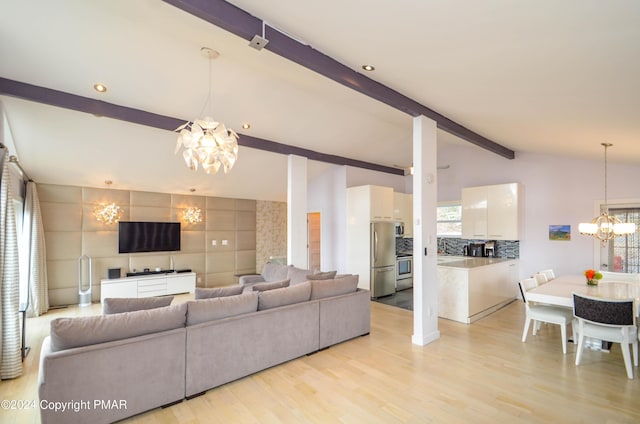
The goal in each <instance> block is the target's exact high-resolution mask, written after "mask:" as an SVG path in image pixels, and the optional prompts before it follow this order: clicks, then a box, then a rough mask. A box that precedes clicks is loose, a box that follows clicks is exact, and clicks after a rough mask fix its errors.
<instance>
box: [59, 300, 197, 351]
mask: <svg viewBox="0 0 640 424" xmlns="http://www.w3.org/2000/svg"><path fill="white" fill-rule="evenodd" d="M186 318H187V305H186V303H181V304H179V305H173V306H165V307H164V308H156V309H146V310H142V311H133V312H125V313H122V314H113V315H96V316H89V317H73V318H56V319H54V320H53V321H51V350H52V351H54V352H55V351H58V350H64V349H71V348H73V347H80V346H88V345H93V344H98V343H105V342H110V341H113V340H121V339H127V338H130V337H136V336H142V335H145V334H151V333H159V332H161V331H167V330H173V329H175V328H180V327H184V326H185V323H186Z"/></svg>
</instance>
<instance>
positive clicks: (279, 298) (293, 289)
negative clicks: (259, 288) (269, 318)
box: [258, 281, 311, 311]
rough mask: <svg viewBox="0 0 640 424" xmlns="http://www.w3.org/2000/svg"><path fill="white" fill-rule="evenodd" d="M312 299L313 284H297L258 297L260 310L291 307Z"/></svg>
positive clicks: (264, 292)
mask: <svg viewBox="0 0 640 424" xmlns="http://www.w3.org/2000/svg"><path fill="white" fill-rule="evenodd" d="M310 297H311V283H310V282H309V281H305V282H304V283H300V284H296V285H295V286H290V287H283V288H281V289H273V290H267V291H263V292H260V294H259V296H258V310H259V311H261V310H264V309H271V308H277V307H278V306H284V305H291V304H293V303H300V302H306V301H308V300H309V299H310Z"/></svg>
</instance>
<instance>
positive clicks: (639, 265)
mask: <svg viewBox="0 0 640 424" xmlns="http://www.w3.org/2000/svg"><path fill="white" fill-rule="evenodd" d="M609 214H610V215H612V216H614V217H616V218H618V219H619V220H620V221H622V222H635V224H636V228H640V208H624V209H609ZM608 250H609V252H608V253H609V268H608V270H609V271H613V272H629V273H639V272H640V237H638V232H637V231H636V232H635V233H633V234H629V235H627V236H619V237H616V238H614V239H613V240H611V241H610V242H609V249H608Z"/></svg>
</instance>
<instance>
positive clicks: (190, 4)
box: [163, 0, 515, 159]
mask: <svg viewBox="0 0 640 424" xmlns="http://www.w3.org/2000/svg"><path fill="white" fill-rule="evenodd" d="M163 1H164V2H165V3H168V4H171V5H173V6H175V7H177V8H178V9H181V10H183V11H185V12H187V13H190V14H192V15H194V16H197V17H199V18H201V19H203V20H205V21H207V22H209V23H211V24H213V25H215V26H217V27H219V28H222V29H224V30H226V31H229V32H231V33H232V34H235V35H237V36H238V37H241V38H244V39H245V40H251V39H252V38H253V36H254V35H259V36H262V34H263V33H262V31H263V29H262V28H263V25H264V28H265V33H264V35H265V38H266V39H267V40H269V42H268V44H267V45H266V46H265V47H264V48H266V49H268V50H269V51H272V52H274V53H276V54H278V55H280V56H282V57H284V58H286V59H289V60H291V61H292V62H295V63H297V64H299V65H301V66H304V67H305V68H308V69H310V70H312V71H314V72H317V73H319V74H320V75H323V76H325V77H327V78H330V79H332V80H334V81H336V82H338V83H340V84H342V85H345V86H347V87H349V88H351V89H353V90H356V91H358V92H359V93H362V94H364V95H366V96H368V97H371V98H373V99H376V100H378V101H380V102H382V103H384V104H386V105H388V106H391V107H393V108H395V109H398V110H401V111H403V112H405V113H407V114H409V115H411V116H413V117H416V116H420V115H424V116H426V117H428V118H430V119H433V120H434V121H436V123H437V125H438V128H440V129H441V130H443V131H446V132H448V133H450V134H453V135H455V136H457V137H460V138H461V139H463V140H466V141H468V142H469V143H472V144H475V145H476V146H478V147H481V148H483V149H486V150H488V151H490V152H493V153H495V154H498V155H500V156H503V157H505V158H507V159H513V158H514V157H515V153H514V151H513V150H510V149H508V148H506V147H504V146H502V145H500V144H498V143H496V142H495V141H492V140H489V139H488V138H486V137H484V136H482V135H480V134H478V133H476V132H474V131H471V130H470V129H468V128H466V127H464V126H462V125H460V124H458V123H457V122H455V121H453V120H451V119H449V118H447V117H446V116H444V115H442V114H440V113H438V112H436V111H434V110H432V109H430V108H428V107H426V106H424V105H422V104H420V103H418V102H417V101H415V100H413V99H411V98H409V97H407V96H405V95H403V94H401V93H398V92H397V91H395V90H393V89H391V88H389V87H387V86H385V85H382V84H380V83H379V82H377V81H374V80H372V79H371V78H368V77H366V76H364V75H362V74H360V73H358V72H356V71H354V70H353V69H351V68H349V67H347V66H345V65H343V64H342V63H340V62H338V61H336V60H334V59H332V58H331V57H329V56H327V55H325V54H324V53H322V52H320V51H318V50H315V49H314V48H313V47H311V46H309V45H305V44H302V43H301V42H299V41H298V40H295V39H293V38H291V37H289V36H288V35H286V34H284V33H282V32H280V31H278V30H277V29H275V28H273V27H270V26H269V25H268V24H267V23H266V22H263V21H262V20H261V19H259V18H256V17H255V16H252V15H251V14H249V13H248V12H246V11H244V10H242V9H240V8H239V7H237V6H234V5H232V4H230V3H227V2H226V1H224V0H163Z"/></svg>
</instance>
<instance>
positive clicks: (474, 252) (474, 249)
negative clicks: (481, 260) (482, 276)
mask: <svg viewBox="0 0 640 424" xmlns="http://www.w3.org/2000/svg"><path fill="white" fill-rule="evenodd" d="M484 246H485V244H484V243H469V249H468V252H469V256H475V257H482V256H484Z"/></svg>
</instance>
